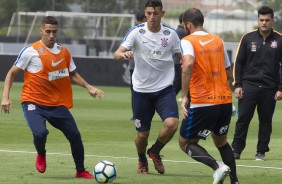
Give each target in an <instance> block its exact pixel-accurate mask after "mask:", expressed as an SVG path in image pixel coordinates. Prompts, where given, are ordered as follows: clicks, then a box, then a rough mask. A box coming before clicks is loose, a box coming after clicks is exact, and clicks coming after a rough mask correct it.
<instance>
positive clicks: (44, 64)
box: [1, 16, 104, 179]
mask: <svg viewBox="0 0 282 184" xmlns="http://www.w3.org/2000/svg"><path fill="white" fill-rule="evenodd" d="M57 32H58V21H57V20H56V18H54V17H52V16H47V17H45V18H44V19H43V21H42V24H41V27H40V33H41V36H42V38H41V40H40V41H37V42H35V43H33V44H31V45H30V46H27V47H24V48H23V49H22V51H21V52H20V54H19V56H18V58H17V60H16V62H15V63H14V65H13V66H12V67H11V69H10V70H9V72H8V74H7V76H6V79H5V83H4V89H3V97H2V102H1V112H2V111H4V113H9V112H10V110H11V109H12V102H11V100H10V98H9V94H10V88H11V86H12V84H13V80H14V77H15V76H16V74H18V73H19V72H20V71H21V70H23V71H24V85H23V88H22V95H21V103H22V108H23V111H24V115H25V118H26V121H27V123H28V126H29V128H30V130H31V131H32V134H33V142H34V145H35V148H36V151H37V157H36V164H35V165H36V169H37V170H38V171H39V172H40V173H44V172H45V170H46V166H47V164H46V149H45V144H46V140H47V135H48V133H49V132H48V130H47V129H46V121H48V122H49V123H50V124H51V125H52V126H53V127H55V128H57V129H59V130H61V131H62V132H63V133H64V135H65V136H66V138H67V139H68V140H69V142H70V146H71V151H72V156H73V159H74V162H75V165H76V170H77V172H76V177H79V178H86V179H93V176H92V175H91V174H90V173H89V172H88V171H86V170H85V168H84V147H83V143H82V140H81V136H80V133H79V130H78V128H77V126H76V123H75V120H74V119H73V117H72V115H71V114H70V112H69V110H68V109H69V108H71V107H72V106H73V102H72V88H71V80H72V81H73V82H74V83H75V84H77V85H79V86H81V87H84V88H86V89H87V91H88V93H89V94H90V95H91V96H93V97H96V96H98V97H100V98H102V97H103V94H104V92H103V91H101V90H100V89H98V88H96V87H94V86H92V85H89V84H88V83H87V82H86V81H85V80H84V79H83V78H82V77H81V76H80V75H79V73H78V72H77V71H76V66H75V64H74V61H73V59H72V57H71V54H70V52H69V51H68V50H67V49H66V48H65V47H64V46H62V45H60V44H58V43H57V42H56V38H57Z"/></svg>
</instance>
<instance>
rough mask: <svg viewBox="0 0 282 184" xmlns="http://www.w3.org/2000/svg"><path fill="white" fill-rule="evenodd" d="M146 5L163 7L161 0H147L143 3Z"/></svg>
mask: <svg viewBox="0 0 282 184" xmlns="http://www.w3.org/2000/svg"><path fill="white" fill-rule="evenodd" d="M147 7H153V8H156V7H160V8H161V9H163V3H162V1H161V0H148V1H147V2H146V4H145V8H147Z"/></svg>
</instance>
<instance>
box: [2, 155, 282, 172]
mask: <svg viewBox="0 0 282 184" xmlns="http://www.w3.org/2000/svg"><path fill="white" fill-rule="evenodd" d="M1 152H2V153H19V154H36V152H32V151H17V150H0V153H1ZM47 155H60V156H71V154H70V153H47ZM85 157H96V158H112V159H126V160H137V158H132V157H116V156H101V155H87V154H86V155H85ZM163 161H164V162H172V163H188V164H200V163H199V162H188V161H181V160H165V159H163ZM237 167H246V168H259V169H275V170H282V168H281V167H267V166H251V165H237Z"/></svg>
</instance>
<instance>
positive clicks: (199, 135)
mask: <svg viewBox="0 0 282 184" xmlns="http://www.w3.org/2000/svg"><path fill="white" fill-rule="evenodd" d="M210 133H211V132H210V131H209V130H201V131H200V132H199V133H198V137H201V138H202V139H206V137H207V136H208V135H209V134H210Z"/></svg>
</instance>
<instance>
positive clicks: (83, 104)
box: [0, 82, 282, 184]
mask: <svg viewBox="0 0 282 184" xmlns="http://www.w3.org/2000/svg"><path fill="white" fill-rule="evenodd" d="M21 85H22V84H21V83H14V85H13V87H12V91H11V96H10V98H11V99H12V102H13V109H12V111H11V112H10V114H4V113H1V114H0V163H1V166H0V183H5V184H6V183H9V184H15V183H21V184H22V183H23V184H38V183H48V184H63V183H72V184H73V183H96V181H93V180H84V179H76V178H75V177H74V176H75V167H74V163H73V160H72V157H71V154H70V153H71V151H70V147H69V143H68V141H67V140H66V138H65V137H64V136H63V134H62V133H61V132H60V131H58V130H57V129H55V128H53V127H51V126H50V125H49V124H47V127H48V129H49V136H48V140H47V145H46V149H47V170H46V172H45V173H44V174H41V173H38V172H37V170H36V169H35V156H36V153H35V149H34V146H33V143H32V135H31V133H30V130H29V128H28V126H27V124H26V122H25V119H24V116H23V113H22V109H21V106H20V102H19V99H20V90H21ZM99 88H101V89H102V90H104V91H105V97H104V100H102V101H100V100H98V99H91V97H90V96H89V95H88V93H87V92H86V90H84V89H82V88H80V87H78V86H74V87H73V89H74V107H73V109H71V112H72V114H73V116H74V118H75V120H76V121H77V125H78V127H79V129H80V132H81V135H82V139H83V142H84V147H85V166H86V169H87V170H89V171H91V172H92V170H93V167H94V165H95V164H96V163H97V162H98V161H100V160H109V161H111V162H113V163H114V164H115V165H116V167H117V178H116V180H115V181H114V183H116V184H149V183H153V184H184V183H185V184H209V183H212V174H213V171H212V170H211V169H210V168H208V167H206V166H205V165H203V164H200V163H196V162H195V161H194V160H193V159H191V158H190V157H188V156H187V155H185V154H184V153H183V152H181V151H180V149H179V147H178V141H177V140H178V135H179V133H178V132H177V133H176V135H175V137H174V138H173V140H172V141H171V142H170V143H169V144H167V146H166V147H165V148H164V149H163V150H162V152H161V154H162V155H164V157H163V161H164V165H165V168H166V173H165V174H164V175H160V174H158V173H157V172H156V171H155V170H154V167H153V163H152V161H151V160H149V174H148V175H137V174H136V169H137V154H136V151H135V145H134V137H135V128H134V124H133V122H132V121H130V120H129V119H130V118H131V116H132V113H131V105H130V89H129V87H104V86H99ZM2 90H3V82H1V83H0V91H1V95H2ZM234 104H237V101H236V100H234ZM281 111H282V104H281V102H279V103H277V108H276V112H275V114H274V118H273V133H272V137H271V143H270V149H271V151H270V152H269V153H267V154H266V159H267V160H266V161H265V162H262V161H255V160H254V156H255V152H256V143H257V131H258V120H257V115H255V117H254V118H253V121H252V123H251V126H250V128H249V134H248V140H247V147H246V149H245V151H244V152H243V154H242V155H241V160H238V161H237V162H236V163H237V170H238V176H239V179H240V183H241V184H257V183H260V184H262V183H266V184H278V183H282V152H281V150H282V134H281V132H282V112H281ZM236 119H237V118H236V117H232V123H231V127H230V131H229V132H230V133H229V142H231V140H232V137H233V132H234V124H235V121H236ZM160 127H161V121H160V118H159V117H158V116H155V117H154V119H153V123H152V129H151V135H150V140H149V146H151V144H153V143H154V142H155V139H156V136H157V132H158V129H159V128H160ZM201 144H202V145H203V146H204V147H205V148H206V149H207V150H208V151H209V152H210V154H211V155H213V156H214V157H215V158H217V159H220V156H219V153H218V151H217V149H215V148H214V146H213V145H212V142H211V138H210V137H209V138H208V139H207V140H206V141H202V142H201ZM225 183H229V178H227V179H226V180H225Z"/></svg>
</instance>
